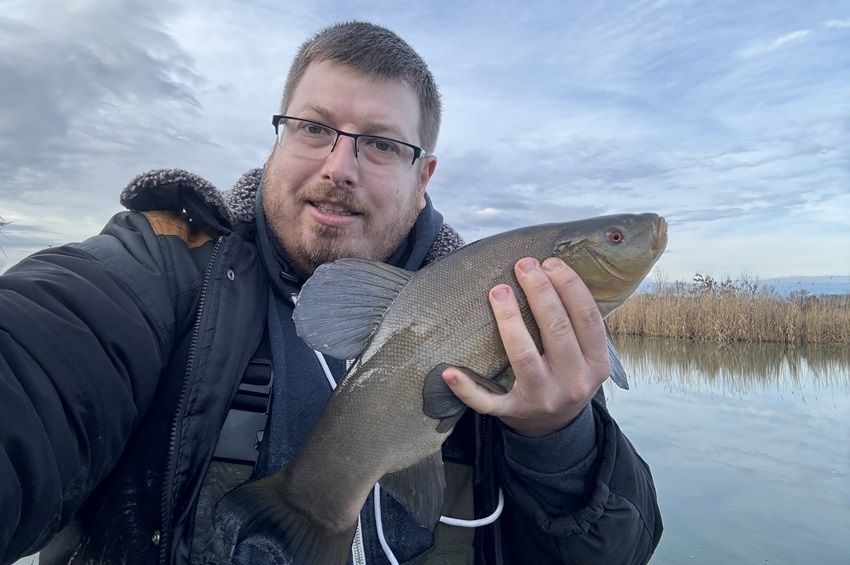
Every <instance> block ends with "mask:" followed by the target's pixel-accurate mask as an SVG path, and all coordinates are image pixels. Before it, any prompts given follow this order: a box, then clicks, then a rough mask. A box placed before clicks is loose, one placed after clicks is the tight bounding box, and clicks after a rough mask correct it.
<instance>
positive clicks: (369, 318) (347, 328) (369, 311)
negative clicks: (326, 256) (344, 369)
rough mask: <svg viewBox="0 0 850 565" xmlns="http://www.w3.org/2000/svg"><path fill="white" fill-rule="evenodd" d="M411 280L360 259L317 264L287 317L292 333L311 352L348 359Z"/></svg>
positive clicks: (395, 269) (397, 271)
mask: <svg viewBox="0 0 850 565" xmlns="http://www.w3.org/2000/svg"><path fill="white" fill-rule="evenodd" d="M412 275H413V274H412V273H411V272H410V271H405V270H404V269H399V268H398V267H393V266H392V265H387V264H385V263H377V262H375V261H366V260H363V259H340V260H338V261H334V262H333V263H325V264H324V265H320V266H319V268H318V269H316V272H315V273H314V274H313V276H312V277H310V278H309V279H308V280H307V282H305V283H304V286H303V287H302V288H301V294H300V295H299V297H298V301H297V303H296V305H295V311H294V313H293V314H292V319H293V320H294V321H295V330H296V332H297V333H298V335H299V337H301V338H302V339H303V340H304V341H305V342H307V345H309V346H310V347H312V348H313V349H315V350H316V351H321V352H322V353H325V354H327V355H330V356H332V357H336V358H337V359H354V358H355V357H357V356H358V355H359V354H360V352H361V351H363V349H364V348H365V347H366V344H368V343H369V338H370V337H372V334H373V333H374V332H375V328H377V327H378V324H379V323H380V321H381V318H382V317H383V315H384V313H385V312H386V311H387V308H388V307H389V305H390V303H392V301H393V299H395V297H396V296H398V293H399V291H401V289H402V288H404V285H406V284H407V281H409V280H410V277H411V276H412Z"/></svg>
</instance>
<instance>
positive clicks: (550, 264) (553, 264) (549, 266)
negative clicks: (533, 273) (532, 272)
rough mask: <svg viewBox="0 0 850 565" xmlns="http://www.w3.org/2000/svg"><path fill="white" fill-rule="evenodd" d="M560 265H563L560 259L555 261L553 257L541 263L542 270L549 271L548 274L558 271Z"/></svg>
mask: <svg viewBox="0 0 850 565" xmlns="http://www.w3.org/2000/svg"><path fill="white" fill-rule="evenodd" d="M561 265H563V263H562V262H561V260H560V259H555V258H554V257H549V258H548V259H546V260H545V261H543V270H544V271H549V272H552V271H557V270H558V269H560V268H561Z"/></svg>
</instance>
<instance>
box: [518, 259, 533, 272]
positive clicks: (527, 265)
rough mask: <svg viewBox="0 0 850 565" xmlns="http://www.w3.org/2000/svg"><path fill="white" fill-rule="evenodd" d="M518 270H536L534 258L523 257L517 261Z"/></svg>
mask: <svg viewBox="0 0 850 565" xmlns="http://www.w3.org/2000/svg"><path fill="white" fill-rule="evenodd" d="M519 270H520V271H522V272H523V273H531V272H534V271H536V270H537V260H536V259H523V260H522V261H520V262H519Z"/></svg>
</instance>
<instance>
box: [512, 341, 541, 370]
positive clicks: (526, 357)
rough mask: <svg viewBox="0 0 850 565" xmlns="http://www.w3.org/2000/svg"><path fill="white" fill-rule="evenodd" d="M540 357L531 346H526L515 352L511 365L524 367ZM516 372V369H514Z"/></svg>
mask: <svg viewBox="0 0 850 565" xmlns="http://www.w3.org/2000/svg"><path fill="white" fill-rule="evenodd" d="M539 357H540V353H539V352H538V351H537V349H535V348H533V347H526V348H523V349H520V350H519V351H517V352H515V353H514V355H513V357H512V359H511V365H513V366H514V367H526V366H531V365H533V364H534V363H535V362H536V361H537V359H538V358H539ZM515 372H516V371H515Z"/></svg>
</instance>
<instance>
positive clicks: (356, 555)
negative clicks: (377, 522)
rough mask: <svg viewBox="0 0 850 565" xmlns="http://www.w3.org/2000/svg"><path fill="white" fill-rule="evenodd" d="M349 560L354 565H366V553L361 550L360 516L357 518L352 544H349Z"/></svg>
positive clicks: (361, 529)
mask: <svg viewBox="0 0 850 565" xmlns="http://www.w3.org/2000/svg"><path fill="white" fill-rule="evenodd" d="M351 560H352V562H353V563H354V565H366V552H365V551H364V550H363V527H362V524H361V522H360V516H358V517H357V530H356V531H355V532H354V543H352V544H351Z"/></svg>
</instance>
